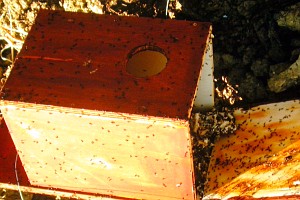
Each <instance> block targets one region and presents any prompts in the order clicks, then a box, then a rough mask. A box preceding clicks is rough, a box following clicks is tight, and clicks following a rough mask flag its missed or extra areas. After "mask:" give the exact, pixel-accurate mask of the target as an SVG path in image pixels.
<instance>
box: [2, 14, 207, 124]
mask: <svg viewBox="0 0 300 200" xmlns="http://www.w3.org/2000/svg"><path fill="white" fill-rule="evenodd" d="M209 30H210V24H209V23H200V22H189V21H177V20H162V19H151V18H137V17H118V16H108V15H96V14H84V13H68V12H61V11H48V10H47V11H46V10H43V11H41V12H40V13H39V15H38V16H37V19H36V22H35V24H34V25H33V26H32V29H31V31H30V32H29V34H28V36H27V38H26V41H25V43H24V45H23V48H22V50H21V52H20V54H19V55H18V58H17V59H16V62H15V66H14V69H13V70H12V73H11V75H10V77H9V79H8V81H7V83H6V86H5V88H4V90H3V98H4V99H5V100H10V101H23V102H29V103H39V104H46V105H55V106H63V107H73V108H85V109H91V110H104V111H112V112H123V113H130V114H141V115H151V116H160V117H171V118H181V119H186V120H187V119H188V117H189V115H190V111H191V109H192V106H193V105H192V104H193V101H194V96H195V91H196V87H197V81H198V78H199V73H200V68H201V65H202V62H203V55H204V49H205V47H206V42H207V41H208V40H207V38H208V36H209ZM140 46H143V47H145V46H156V47H159V48H160V49H162V50H163V51H164V54H165V55H166V57H167V59H168V60H167V66H166V68H165V69H164V70H163V71H162V72H161V73H159V74H157V75H154V76H150V77H147V78H137V77H134V76H133V75H131V74H128V73H127V72H126V63H127V60H128V57H129V55H130V52H132V51H133V50H134V49H136V48H137V47H140Z"/></svg>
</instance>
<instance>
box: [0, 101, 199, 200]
mask: <svg viewBox="0 0 300 200" xmlns="http://www.w3.org/2000/svg"><path fill="white" fill-rule="evenodd" d="M39 108H40V109H39ZM43 108H44V109H43ZM52 108H53V109H52V110H49V109H48V110H47V109H45V107H38V106H37V105H35V106H34V107H29V106H26V107H24V108H23V107H20V106H18V105H8V106H4V107H3V109H2V112H3V116H4V118H5V120H6V122H7V124H8V128H9V130H10V132H11V135H12V138H13V141H14V143H15V145H16V147H17V150H18V152H19V155H20V158H21V161H22V163H23V166H24V168H25V171H26V173H27V175H28V178H29V180H30V183H31V184H32V185H35V186H43V187H54V188H60V189H66V190H70V191H78V192H85V193H86V192H88V193H94V194H104V195H112V196H115V197H122V198H133V199H194V193H193V192H194V191H193V173H192V172H193V166H192V157H191V154H192V152H191V151H190V149H191V146H190V140H189V127H188V123H187V122H180V121H174V122H172V121H167V120H164V119H162V118H161V119H160V118H141V117H138V118H134V117H133V118H131V117H130V116H126V115H122V114H115V113H110V114H108V113H105V112H98V115H89V114H86V113H84V112H88V111H85V110H77V113H76V112H70V111H72V110H70V109H65V110H64V109H62V108H55V107H52Z"/></svg>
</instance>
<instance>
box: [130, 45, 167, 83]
mask: <svg viewBox="0 0 300 200" xmlns="http://www.w3.org/2000/svg"><path fill="white" fill-rule="evenodd" d="M167 62H168V59H167V57H166V56H165V54H164V51H163V50H162V49H161V48H159V47H156V46H148V45H146V46H141V47H137V48H135V49H133V50H132V51H131V52H130V53H129V55H128V61H127V65H126V71H127V72H128V73H129V74H131V75H133V76H135V77H138V78H144V77H149V76H153V75H156V74H159V73H160V72H161V71H162V70H163V69H164V68H165V67H166V65H167Z"/></svg>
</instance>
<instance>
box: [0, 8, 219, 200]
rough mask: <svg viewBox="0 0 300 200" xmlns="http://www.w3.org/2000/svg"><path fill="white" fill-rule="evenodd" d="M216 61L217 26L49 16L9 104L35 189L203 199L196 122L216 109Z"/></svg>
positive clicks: (30, 39) (42, 16)
mask: <svg viewBox="0 0 300 200" xmlns="http://www.w3.org/2000/svg"><path fill="white" fill-rule="evenodd" d="M205 60H206V61H205ZM211 64H212V48H211V25H210V24H209V23H200V22H190V21H176V20H162V19H150V18H137V17H120V16H108V15H96V14H83V13H68V12H61V11H46V10H43V11H41V12H40V13H39V14H38V16H37V18H36V22H35V24H34V25H33V26H32V28H31V31H30V32H29V34H28V36H27V38H26V41H25V43H24V45H23V48H22V50H21V52H20V53H19V55H18V57H17V59H16V62H15V64H14V68H13V70H12V73H11V75H10V77H9V79H8V80H7V83H6V85H5V86H4V88H3V90H2V100H1V111H2V114H3V117H4V119H5V122H6V124H7V127H8V130H9V132H10V135H11V137H12V140H13V143H14V145H15V147H16V149H17V152H18V154H19V157H20V160H21V162H22V165H23V167H24V170H25V172H26V174H27V176H28V179H29V182H30V186H32V187H39V188H40V187H43V188H55V190H63V191H65V192H68V191H70V192H72V193H76V194H91V195H92V196H105V197H111V198H129V199H151V200H152V199H195V191H194V185H193V183H194V181H193V178H194V177H193V159H192V151H191V140H190V135H189V118H190V116H191V111H192V108H193V107H194V108H196V109H197V108H201V107H209V106H211V105H212V102H213V85H212V84H213V83H212V82H213V81H212V78H213V77H212V74H211V73H212V65H211ZM202 66H203V67H202ZM201 69H202V70H201ZM200 72H201V73H202V74H201V75H202V77H206V78H208V79H209V80H210V81H204V82H203V83H201V80H202V79H200V78H199V77H200ZM205 73H207V74H205ZM199 82H200V83H199ZM198 85H199V87H198ZM197 88H198V89H197ZM199 88H202V89H199ZM203 88H204V90H203ZM195 99H196V100H195ZM0 181H1V180H0Z"/></svg>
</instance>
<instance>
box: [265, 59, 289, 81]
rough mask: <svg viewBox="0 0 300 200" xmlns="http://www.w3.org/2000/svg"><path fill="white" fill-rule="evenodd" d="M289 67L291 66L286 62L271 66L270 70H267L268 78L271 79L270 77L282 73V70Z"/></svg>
mask: <svg viewBox="0 0 300 200" xmlns="http://www.w3.org/2000/svg"><path fill="white" fill-rule="evenodd" d="M290 65H291V64H290V63H287V62H283V63H278V64H275V65H271V66H270V69H269V76H270V77H272V76H275V75H278V74H280V73H281V72H283V71H284V70H286V69H287V68H289V66H290Z"/></svg>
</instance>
